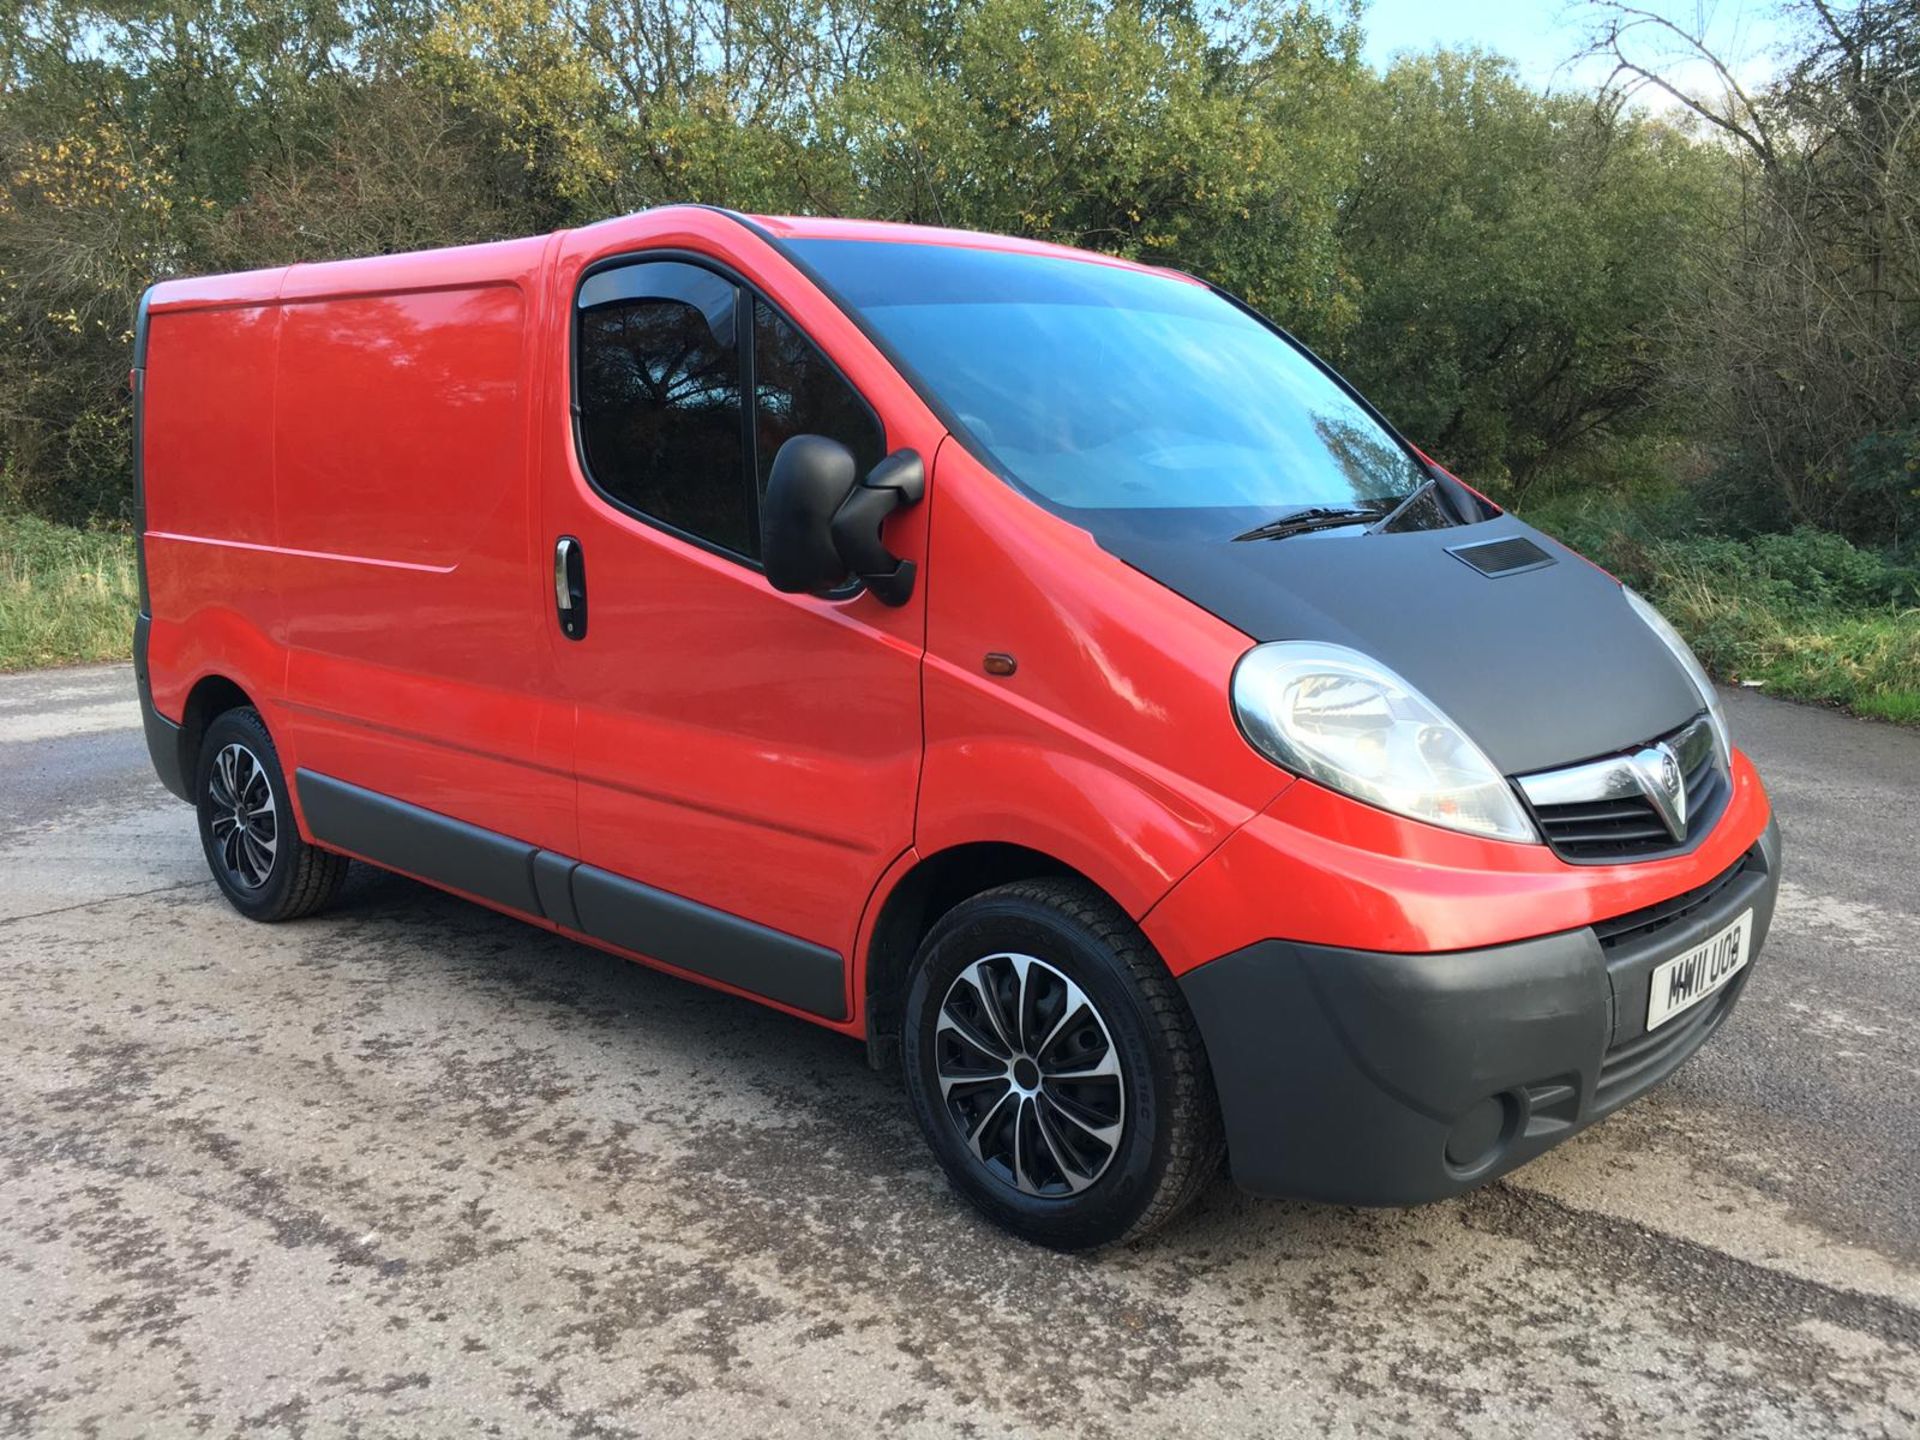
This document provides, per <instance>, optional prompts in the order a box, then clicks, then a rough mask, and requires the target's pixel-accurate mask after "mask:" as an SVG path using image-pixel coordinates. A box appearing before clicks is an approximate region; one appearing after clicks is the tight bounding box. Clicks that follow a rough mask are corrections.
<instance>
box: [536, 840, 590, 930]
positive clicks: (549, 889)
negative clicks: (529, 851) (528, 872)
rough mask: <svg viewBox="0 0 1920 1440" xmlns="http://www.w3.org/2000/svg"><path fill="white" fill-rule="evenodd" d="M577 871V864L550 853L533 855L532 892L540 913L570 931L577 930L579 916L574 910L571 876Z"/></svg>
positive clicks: (539, 851) (578, 864) (538, 851)
mask: <svg viewBox="0 0 1920 1440" xmlns="http://www.w3.org/2000/svg"><path fill="white" fill-rule="evenodd" d="M579 868H580V862H579V861H578V860H569V859H568V858H567V857H566V856H564V855H556V854H554V853H553V852H552V851H551V850H536V851H534V852H533V890H534V894H535V895H536V896H538V897H539V900H540V913H541V914H542V915H545V916H546V917H547V918H548V919H549V920H551V921H553V923H554V924H556V925H564V926H566V927H567V929H569V930H578V929H579V928H580V916H579V913H578V912H577V911H576V910H575V909H574V908H573V872H574V871H576V870H578V869H579Z"/></svg>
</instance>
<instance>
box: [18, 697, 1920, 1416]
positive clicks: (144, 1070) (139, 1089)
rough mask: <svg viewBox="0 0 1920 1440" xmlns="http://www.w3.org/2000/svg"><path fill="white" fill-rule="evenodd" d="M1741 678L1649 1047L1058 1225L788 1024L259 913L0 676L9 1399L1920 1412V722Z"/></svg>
mask: <svg viewBox="0 0 1920 1440" xmlns="http://www.w3.org/2000/svg"><path fill="white" fill-rule="evenodd" d="M1729 704H1730V706H1731V709H1732V715H1733V723H1734V726H1735V729H1736V731H1737V732H1738V734H1739V736H1740V738H1741V740H1742V742H1743V743H1744V744H1745V745H1746V746H1747V748H1748V749H1749V750H1750V751H1751V752H1752V754H1753V755H1754V756H1755V758H1756V760H1757V761H1758V763H1759V764H1760V766H1761V769H1762V773H1763V774H1765V775H1766V776H1767V778H1768V780H1769V783H1770V784H1771V786H1772V788H1773V792H1774V795H1775V798H1776V802H1777V804H1778V807H1779V810H1780V814H1781V820H1782V825H1783V828H1784V830H1785V837H1786V847H1787V848H1786V855H1787V882H1786V885H1785V888H1784V890H1783V892H1782V896H1781V902H1780V909H1779V914H1778V918H1777V920H1776V922H1775V926H1774V932H1773V938H1772V940H1771V943H1770V945H1769V947H1768V949H1767V951H1766V952H1765V953H1764V954H1763V956H1762V957H1761V960H1760V962H1759V964H1758V966H1757V968H1756V972H1755V974H1754V976H1753V979H1752V981H1751V983H1750V985H1749V987H1748V990H1747V996H1746V998H1745V1000H1744V1001H1743V1002H1742V1005H1741V1007H1740V1009H1739V1011H1738V1012H1737V1013H1736V1014H1735V1016H1734V1019H1733V1021H1732V1022H1731V1023H1730V1024H1729V1025H1728V1026H1727V1027H1726V1028H1725V1029H1724V1030H1722V1032H1721V1033H1720V1035H1719V1036H1717V1037H1716V1038H1715V1040H1714V1041H1713V1042H1712V1043H1711V1044H1710V1045H1709V1046H1708V1047H1707V1048H1706V1049H1705V1050H1704V1051H1703V1052H1702V1053H1701V1054H1700V1055H1699V1056H1698V1057H1697V1058H1696V1059H1695V1060H1694V1061H1693V1062H1692V1063H1691V1064H1689V1065H1688V1066H1687V1067H1685V1068H1684V1069H1683V1070H1682V1071H1681V1072H1680V1073H1679V1074H1678V1075H1677V1076H1676V1077H1675V1078H1674V1079H1673V1080H1672V1081H1671V1082H1670V1083H1669V1084H1667V1085H1666V1086H1665V1087H1663V1088H1662V1089H1661V1090H1659V1091H1658V1092H1656V1093H1655V1094H1654V1095H1652V1096H1650V1097H1648V1098H1647V1099H1645V1100H1643V1101H1641V1102H1640V1103H1638V1104H1636V1105H1633V1106H1630V1107H1629V1108H1628V1109H1627V1110H1626V1111H1624V1112H1622V1113H1621V1114H1620V1115H1618V1116H1616V1117H1615V1118H1614V1119H1613V1120H1611V1121H1609V1122H1608V1123H1606V1124H1604V1125H1602V1126H1600V1127H1598V1128H1596V1129H1594V1130H1591V1131H1588V1132H1587V1133H1586V1134H1584V1135H1582V1136H1580V1137H1578V1138H1577V1139H1576V1140H1574V1141H1573V1142H1572V1143H1570V1144H1568V1145H1566V1146H1564V1147H1562V1148H1561V1149H1560V1150H1559V1151H1557V1152H1555V1153H1553V1154H1552V1155H1550V1156H1548V1157H1546V1158H1545V1159H1543V1160H1541V1161H1539V1162H1536V1163H1535V1164H1534V1165H1532V1166H1529V1167H1527V1168H1525V1169H1523V1170H1522V1171H1520V1172H1518V1173H1516V1174H1514V1175H1513V1176H1510V1177H1509V1178H1508V1179H1506V1180H1505V1181H1503V1182H1500V1183H1498V1184H1495V1185H1493V1186H1491V1187H1489V1188H1488V1189H1485V1190H1482V1191H1480V1192H1478V1193H1476V1194H1474V1195H1471V1196H1468V1197H1466V1198H1464V1199H1462V1200H1459V1201H1456V1202H1451V1203H1447V1204H1441V1205H1435V1206H1431V1207H1427V1208H1424V1209H1421V1210H1417V1211H1376V1212H1365V1211H1352V1210H1341V1209H1333V1208H1328V1207H1318V1206H1306V1205H1291V1204H1281V1203H1276V1202H1270V1201H1256V1200H1252V1199H1248V1198H1246V1197H1244V1196H1242V1195H1239V1194H1238V1193H1237V1192H1235V1191H1233V1190H1232V1189H1231V1188H1229V1187H1227V1186H1225V1185H1222V1186H1221V1187H1219V1188H1217V1189H1216V1190H1215V1191H1214V1192H1213V1193H1212V1194H1210V1195H1209V1196H1208V1198H1207V1199H1206V1200H1205V1201H1204V1202H1203V1203H1202V1204H1201V1205H1200V1206H1199V1207H1198V1209H1197V1211H1196V1212H1195V1213H1194V1214H1193V1215H1192V1216H1191V1217H1190V1218H1189V1219H1187V1220H1185V1221H1184V1222H1182V1223H1181V1224H1179V1225H1178V1226H1176V1227H1175V1228H1174V1229H1172V1230H1171V1231H1169V1232H1167V1233H1165V1234H1163V1235H1162V1236H1160V1237H1158V1238H1156V1239H1154V1240H1151V1241H1149V1242H1147V1243H1145V1244H1142V1245H1140V1246H1137V1247H1134V1248H1132V1249H1128V1250H1124V1251H1120V1252H1115V1253H1108V1254H1104V1255H1100V1256H1095V1257H1092V1258H1066V1257H1061V1256H1056V1255H1052V1254H1049V1253H1045V1252H1041V1251H1037V1250H1034V1249H1030V1248H1027V1247H1025V1246H1022V1245H1020V1244H1018V1243H1016V1242H1014V1241H1011V1240H1009V1239H1006V1238H1004V1237H1002V1236H1001V1235H999V1234H998V1233H997V1232H995V1231H993V1230H992V1229H990V1228H988V1227H987V1226H986V1225H984V1224H983V1223H981V1222H980V1221H977V1220H976V1219H974V1218H973V1216H972V1214H971V1213H970V1212H969V1211H968V1210H966V1209H965V1208H964V1207H963V1206H962V1205H961V1204H960V1203H959V1202H958V1201H957V1200H956V1199H955V1198H954V1197H953V1196H952V1195H951V1194H950V1193H949V1192H948V1191H947V1190H946V1189H945V1188H944V1186H943V1184H942V1182H941V1180H940V1177H939V1175H938V1173H937V1171H936V1170H935V1168H934V1166H933V1164H932V1162H931V1161H930V1159H929V1158H928V1156H927V1155H926V1153H925V1152H924V1150H923V1148H922V1145H921V1142H920V1139H919V1137H918V1135H917V1134H916V1133H915V1131H914V1130H913V1127H912V1124H911V1122H910V1120H909V1119H908V1117H907V1114H906V1110H905V1106H904V1103H903V1101H902V1100H901V1097H900V1096H899V1095H898V1093H897V1091H896V1085H897V1081H896V1080H895V1079H893V1078H891V1077H888V1076H882V1075H876V1074H874V1073H872V1072H870V1071H869V1070H868V1069H867V1068H866V1066H865V1063H864V1056H863V1053H862V1051H861V1050H860V1048H859V1047H858V1046H856V1045H853V1044H851V1043H849V1042H846V1041H843V1040H840V1039H837V1038H835V1037H833V1036H831V1035H828V1034H826V1033H824V1032H822V1031H818V1030H816V1029H813V1028H812V1027H810V1026H807V1025H805V1024H803V1023H800V1022H798V1021H794V1020H789V1019H787V1018H784V1017H782V1016H779V1015H775V1014H771V1013H768V1012H765V1011H762V1010H759V1009H757V1008H756V1007H754V1006H752V1005H749V1004H747V1003H744V1002H741V1001H736V1000H732V999H728V998H726V997H723V996H720V995H717V994H714V993H711V992H708V991H704V990H700V989H698V988H696V987H693V986H690V985H685V984H681V983H679V982H676V981H673V980H670V979H667V978H664V977H662V976H660V975H657V974H654V973H652V972H650V971H647V970H646V969H644V968H642V967H639V966H633V965H628V964H625V963H623V962H621V961H618V960H615V959H612V958H610V957H607V956H605V955H602V954H600V953H598V952H595V951H591V950H587V949H584V948H581V947H577V946H573V945H570V944H568V943H566V942H564V941H561V940H558V939H556V938H554V937H552V936H548V935H545V934H542V933H540V932H537V931H534V930H532V929H529V928H526V927H523V926H521V925H519V924H517V923H515V922H513V921H510V920H506V919H503V918H501V917H498V916H495V915H492V914H490V913H489V912H487V911H484V910H481V909H478V908H476V907H473V906H470V905H467V904H464V903H462V902H460V901H457V900H453V899H451V898H448V897H445V896H442V895H439V894H437V893H435V892H433V891H430V890H427V889H425V888H422V887H420V886H417V885H414V884H412V883H409V882H407V881H403V880H399V879H396V878H393V877H388V876H381V875H375V874H371V873H366V872H356V878H355V880H354V882H353V884H352V885H351V887H350V889H349V891H348V893H347V895H346V897H345V899H344V902H343V903H342V905H341V906H340V907H339V909H338V910H337V911H335V912H333V913H330V914H328V915H327V916H325V917H322V918H318V919H315V920H312V921H308V922H304V923H301V924H296V925H290V926H283V927H279V928H264V927H260V926H255V925H251V924H249V923H248V922H246V921H245V920H242V919H240V918H239V917H238V916H236V915H235V914H234V913H233V912H232V911H231V910H229V909H228V908H227V906H226V905H225V904H224V903H223V902H222V901H221V900H220V898H219V896H218V894H217V893H216V892H215V890H214V888H213V886H212V883H211V882H210V881H209V880H208V879H207V878H206V876H205V871H204V868H203V863H202V860H201V857H200V853H199V847H198V843H197V841H196V839H195V835H194V831H193V825H192V818H191V815H190V813H189V812H188V811H187V809H186V808H185V807H184V806H181V805H180V804H178V803H177V802H175V801H173V800H172V799H171V798H170V797H169V796H167V795H166V794H165V792H163V791H162V790H161V789H160V787H159V785H158V783H157V782H156V781H155V780H154V779H153V777H152V775H151V773H150V772H149V770H148V767H147V760H146V754H145V750H144V747H143V744H142V741H141V737H140V732H139V728H138V727H139V716H138V712H137V710H136V708H135V706H134V702H133V699H132V682H131V677H130V674H129V672H128V671H127V670H126V669H125V668H124V667H112V668H106V669H97V670H77V671H64V672H55V673H46V674H38V675H19V676H7V677H0V1016H4V1025H3V1026H0V1430H6V1431H11V1432H16V1433H31V1434H46V1435H70V1434H71V1435H80V1434H85V1435H129V1436H131V1435H171V1434H212V1435H229V1434H238V1433H241V1432H245V1431H265V1432H269V1433H276V1434H288V1435H313V1436H320V1435H359V1434H406V1435H425V1434H441V1433H445V1434H460V1435H471V1434H475V1433H480V1434H505V1435H546V1434H553V1435H573V1436H594V1437H599V1436H625V1435H647V1436H678V1435H687V1436H709V1435H716V1434H752V1435H756V1436H780V1435H797V1436H805V1437H809V1440H817V1437H819V1436H822V1435H828V1434H838V1433H842V1432H850V1431H856V1430H857V1431H859V1432H863V1433H872V1432H874V1431H876V1430H880V1431H884V1432H885V1433H887V1434H890V1435H891V1434H900V1435H927V1436H948V1435H953V1434H956V1433H959V1434H967V1435H977V1436H997V1435H1014V1434H1019V1435H1028V1434H1033V1435H1054V1434H1057V1435H1074V1436H1102V1435H1120V1434H1128V1433H1145V1434H1171V1433H1176V1432H1181V1431H1187V1430H1191V1431H1195V1432H1201V1431H1204V1432H1206V1433H1209V1434H1214V1435H1230V1434H1258V1435H1263V1436H1290V1435H1302V1436H1308V1435H1310V1436H1323V1435H1345V1434H1362V1433H1364V1434H1369V1435H1374V1434H1405V1435H1418V1436H1432V1435H1443V1434H1452V1433H1470V1434H1485V1435H1503V1434H1507V1435H1513V1434H1529V1435H1530V1434H1541V1433H1551V1434H1554V1435H1645V1434H1659V1435H1661V1436H1685V1435H1743V1436H1745V1435H1754V1434H1778V1435H1795V1436H1801V1435H1811V1434H1821V1433H1848V1434H1888V1435H1895V1434H1897V1435H1908V1436H1911V1435H1915V1434H1920V1105H1917V1104H1916V1096H1917V1095H1920V982H1917V981H1916V971H1915V957H1916V954H1920V883H1917V882H1916V869H1917V868H1920V734H1915V733H1911V732H1903V731H1897V730H1893V729H1890V728H1886V727H1882V726H1876V725H1870V724H1866V723H1862V722H1858V721H1853V720H1848V719H1845V718H1842V717H1840V716H1836V715H1832V714H1828V713H1825V712H1822V711H1818V710H1812V709H1805V708H1800V707H1795V706H1788V705H1783V704H1779V703H1776V702H1772V701H1768V700H1765V699H1762V698H1758V697H1755V696H1753V695H1751V694H1734V695H1731V696H1729Z"/></svg>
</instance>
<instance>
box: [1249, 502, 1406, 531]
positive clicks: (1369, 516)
mask: <svg viewBox="0 0 1920 1440" xmlns="http://www.w3.org/2000/svg"><path fill="white" fill-rule="evenodd" d="M1380 513H1381V506H1379V505H1377V504H1375V505H1309V506H1308V507H1307V508H1306V509H1304V510H1291V511H1289V512H1288V513H1287V514H1285V515H1282V516H1279V517H1278V518H1277V519H1273V520H1269V521H1267V523H1266V524H1264V525H1256V526H1254V527H1253V529H1251V530H1249V531H1247V532H1246V534H1244V535H1236V536H1234V537H1233V538H1234V539H1236V540H1284V539H1286V538H1287V536H1289V535H1304V534H1306V533H1307V532H1308V531H1309V530H1332V529H1335V528H1336V527H1338V526H1341V525H1359V524H1363V523H1366V522H1369V521H1374V520H1378V519H1379V518H1380Z"/></svg>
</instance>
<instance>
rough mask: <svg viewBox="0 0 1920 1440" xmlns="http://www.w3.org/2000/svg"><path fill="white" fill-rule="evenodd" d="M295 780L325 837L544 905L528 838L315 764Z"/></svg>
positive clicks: (425, 875)
mask: <svg viewBox="0 0 1920 1440" xmlns="http://www.w3.org/2000/svg"><path fill="white" fill-rule="evenodd" d="M295 784H296V785H298V787H299V790H300V808H301V809H302V810H303V811H305V812H306V817H307V828H308V829H310V830H311V831H312V832H313V838H314V839H316V840H318V841H319V842H320V843H321V844H322V845H331V846H334V847H336V848H338V849H341V850H350V851H352V852H353V853H354V854H356V855H364V856H365V857H366V858H367V859H369V860H371V861H373V862H374V863H375V864H378V865H384V866H387V867H389V868H390V869H394V870H404V871H406V872H407V873H408V874H409V875H418V876H420V877H421V878H422V879H423V880H432V881H434V882H435V883H436V884H440V885H445V886H448V887H450V888H452V889H455V890H461V891H465V892H466V893H467V894H469V895H478V896H479V897H480V898H481V899H483V900H491V901H492V902H493V903H494V904H496V905H506V906H509V907H511V908H512V909H515V910H519V911H521V912H523V913H525V914H529V915H538V914H540V913H542V912H541V908H540V898H539V896H538V895H537V894H536V893H535V891H534V883H533V856H534V847H533V846H531V845H529V844H527V843H526V842H525V841H522V840H509V839H508V838H507V837H506V836H504V835H497V834H495V833H494V832H493V831H491V830H482V829H481V828H480V827H479V826H478V825H469V824H467V823H466V822H465V821H464V820H453V819H449V818H448V817H447V816H445V815H437V814H435V813H434V812H433V811H431V810H422V809H421V808H420V807H419V806H417V805H408V804H406V803H405V802H404V801H400V800H394V799H391V798H390V797H388V796H385V795H380V794H376V793H375V792H374V791H372V790H362V789H361V788H360V787H359V786H358V785H349V784H347V783H346V782H345V781H343V780H334V779H331V778H330V777H328V776H325V775H316V774H315V773H314V772H313V771H311V770H300V771H297V772H295Z"/></svg>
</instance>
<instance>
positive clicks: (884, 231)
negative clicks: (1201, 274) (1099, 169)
mask: <svg viewBox="0 0 1920 1440" xmlns="http://www.w3.org/2000/svg"><path fill="white" fill-rule="evenodd" d="M741 218H742V219H745V220H749V221H751V222H752V223H754V224H756V225H758V226H760V227H761V228H762V229H764V230H766V231H767V232H768V233H769V234H771V235H773V236H775V237H776V238H778V239H781V240H867V241H879V242H882V243H887V244H895V245H959V246H965V247H967V248H969V249H974V250H999V251H1003V252H1006V253H1008V254H1015V255H1048V256H1052V257H1054V258H1055V259H1059V260H1085V261H1088V262H1090V263H1092V264H1096V265H1116V266H1119V267H1120V268H1122V269H1125V270H1144V271H1148V272H1150V273H1152V274H1156V275H1161V274H1166V273H1167V272H1166V271H1165V270H1162V269H1160V268H1159V267H1156V266H1152V265H1142V264H1139V263H1138V262H1136V261H1132V260H1122V259H1120V258H1119V257H1117V256H1114V255H1102V254H1100V253H1099V252H1097V251H1093V250H1078V249H1075V248H1074V247H1073V246H1071V245H1055V244H1053V243H1051V242H1049V241H1046V240H1023V239H1021V238H1019V237H1018V236H1015V235H994V234H990V233H988V232H986V231H983V230H953V229H946V228H943V227H941V226H937V225H902V224H899V223H897V222H895V221H891V220H835V219H830V218H827V217H825V216H814V215H746V216H742V217H741Z"/></svg>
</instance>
